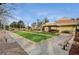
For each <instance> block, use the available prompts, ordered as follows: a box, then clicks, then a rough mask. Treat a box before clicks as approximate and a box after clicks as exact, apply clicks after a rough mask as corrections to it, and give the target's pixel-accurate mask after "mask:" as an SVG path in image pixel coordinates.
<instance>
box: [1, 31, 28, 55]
mask: <svg viewBox="0 0 79 59" xmlns="http://www.w3.org/2000/svg"><path fill="white" fill-rule="evenodd" d="M4 36H6V37H7V42H6V41H5V38H4ZM25 54H26V55H27V53H26V52H25V51H24V50H23V49H22V48H21V47H20V45H18V43H17V42H16V41H15V40H14V39H12V37H11V36H10V35H9V34H7V35H6V34H5V33H3V32H1V31H0V55H25Z"/></svg>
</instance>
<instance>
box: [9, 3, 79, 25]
mask: <svg viewBox="0 0 79 59" xmlns="http://www.w3.org/2000/svg"><path fill="white" fill-rule="evenodd" d="M8 7H10V8H12V7H14V8H15V10H13V11H12V13H13V14H12V15H13V16H14V17H15V18H17V19H18V20H23V21H24V23H25V24H26V25H27V24H29V25H31V24H32V23H33V22H35V21H36V20H37V19H40V20H43V19H44V18H48V20H49V21H50V22H53V21H56V20H58V19H59V18H62V17H68V18H79V4H78V3H35V4H34V3H17V4H14V5H13V6H10V5H8ZM18 20H16V19H11V18H9V21H10V23H11V22H13V21H18Z"/></svg>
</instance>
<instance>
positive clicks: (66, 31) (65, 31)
mask: <svg viewBox="0 0 79 59" xmlns="http://www.w3.org/2000/svg"><path fill="white" fill-rule="evenodd" d="M62 33H70V31H68V30H64V31H62Z"/></svg>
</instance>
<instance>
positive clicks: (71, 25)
mask: <svg viewBox="0 0 79 59" xmlns="http://www.w3.org/2000/svg"><path fill="white" fill-rule="evenodd" d="M77 24H79V20H71V19H68V18H61V19H59V20H57V21H55V22H49V23H46V24H43V31H46V32H51V31H52V32H54V31H57V32H59V33H61V32H63V31H69V32H70V33H72V32H74V31H75V29H76V25H77Z"/></svg>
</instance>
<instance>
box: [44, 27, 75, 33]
mask: <svg viewBox="0 0 79 59" xmlns="http://www.w3.org/2000/svg"><path fill="white" fill-rule="evenodd" d="M52 29H54V30H59V32H62V31H65V30H67V31H70V32H73V31H74V29H75V27H73V26H59V27H51V30H52ZM44 31H46V32H48V31H49V27H45V28H44Z"/></svg>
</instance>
